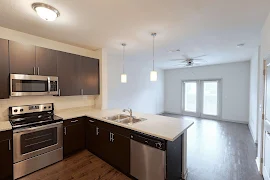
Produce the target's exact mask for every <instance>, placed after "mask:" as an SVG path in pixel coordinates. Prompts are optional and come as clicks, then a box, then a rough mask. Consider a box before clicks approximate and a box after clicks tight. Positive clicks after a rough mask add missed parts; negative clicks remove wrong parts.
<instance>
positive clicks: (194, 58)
mask: <svg viewBox="0 0 270 180" xmlns="http://www.w3.org/2000/svg"><path fill="white" fill-rule="evenodd" d="M204 56H207V55H205V54H204V55H201V56H196V57H193V58H191V59H196V58H199V57H204Z"/></svg>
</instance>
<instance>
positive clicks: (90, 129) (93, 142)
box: [86, 122, 100, 155]
mask: <svg viewBox="0 0 270 180" xmlns="http://www.w3.org/2000/svg"><path fill="white" fill-rule="evenodd" d="M98 135H99V128H98V127H97V126H95V125H92V124H91V123H90V122H87V125H86V149H87V150H88V151H90V152H92V153H94V154H96V155H98V153H99V151H98V146H99V145H100V143H99V140H98V138H99V136H98Z"/></svg>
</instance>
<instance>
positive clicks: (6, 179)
mask: <svg viewBox="0 0 270 180" xmlns="http://www.w3.org/2000/svg"><path fill="white" fill-rule="evenodd" d="M0 161H1V162H0V164H1V166H0V180H11V179H13V151H12V131H3V132H0ZM3 162H4V164H2V163H3Z"/></svg>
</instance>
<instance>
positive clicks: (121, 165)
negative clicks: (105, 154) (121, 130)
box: [110, 133, 130, 174]
mask: <svg viewBox="0 0 270 180" xmlns="http://www.w3.org/2000/svg"><path fill="white" fill-rule="evenodd" d="M110 149H111V150H110V154H111V161H112V164H113V165H114V166H115V167H116V168H118V169H119V170H121V171H122V172H124V173H126V174H129V173H130V139H129V138H126V137H124V136H122V135H119V134H113V133H112V140H111V143H110Z"/></svg>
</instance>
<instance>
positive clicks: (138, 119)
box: [120, 117, 146, 125]
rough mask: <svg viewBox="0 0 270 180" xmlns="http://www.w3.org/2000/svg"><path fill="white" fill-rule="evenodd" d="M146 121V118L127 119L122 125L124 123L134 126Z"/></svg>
mask: <svg viewBox="0 0 270 180" xmlns="http://www.w3.org/2000/svg"><path fill="white" fill-rule="evenodd" d="M145 120H146V119H144V118H136V117H133V118H130V117H129V118H127V119H123V120H122V121H121V122H120V123H123V124H129V125H131V124H134V123H138V122H141V121H145Z"/></svg>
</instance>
